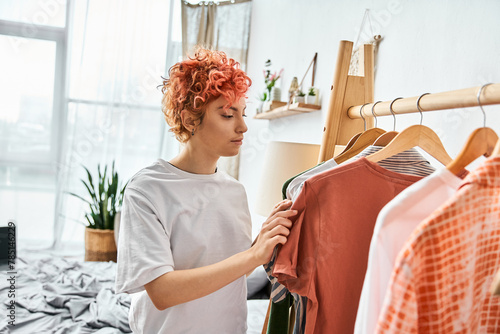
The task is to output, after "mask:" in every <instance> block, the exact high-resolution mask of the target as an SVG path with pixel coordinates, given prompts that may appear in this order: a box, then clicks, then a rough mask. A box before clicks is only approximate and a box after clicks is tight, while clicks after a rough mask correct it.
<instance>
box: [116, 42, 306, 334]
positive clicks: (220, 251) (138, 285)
mask: <svg viewBox="0 0 500 334" xmlns="http://www.w3.org/2000/svg"><path fill="white" fill-rule="evenodd" d="M169 74H170V77H169V79H167V80H165V81H164V83H163V89H162V92H163V93H164V97H163V101H162V104H163V107H162V109H163V112H164V114H165V118H166V120H167V122H168V124H169V125H170V126H171V131H172V132H173V133H174V134H175V136H176V138H177V139H178V140H179V141H180V142H182V143H184V146H183V149H182V151H181V152H180V154H179V155H178V156H176V157H175V158H173V159H172V160H170V161H169V162H166V161H164V160H161V159H159V160H158V162H156V163H155V164H153V165H151V166H149V167H146V168H144V169H142V170H141V171H139V172H138V173H137V174H136V175H135V176H134V177H133V178H132V179H131V181H130V182H129V184H128V186H127V190H126V192H125V197H124V202H123V208H122V220H121V226H120V236H119V245H118V269H117V279H116V292H118V293H119V292H127V293H131V294H132V298H131V299H132V302H131V308H130V313H129V322H130V327H131V328H132V330H133V331H134V333H155V334H156V333H228V334H235V333H245V332H246V317H247V314H246V312H247V310H246V279H245V275H248V274H249V273H251V272H252V271H253V270H254V269H255V268H256V267H257V266H259V265H262V264H264V263H267V262H268V261H269V259H270V257H271V254H272V252H273V249H274V247H275V246H276V245H278V244H284V243H285V242H286V237H287V236H288V234H289V228H290V227H291V221H290V220H289V218H290V217H291V216H293V215H294V214H296V212H294V211H286V210H287V209H288V208H289V207H290V206H291V202H288V201H284V202H281V203H278V204H277V205H276V207H275V209H274V211H273V212H272V213H271V215H270V217H269V218H268V219H267V220H266V221H265V223H264V224H263V225H262V229H261V231H260V233H259V235H258V237H257V238H256V240H255V241H254V243H253V245H251V244H250V243H251V221H250V213H249V210H248V204H247V198H246V193H245V190H244V188H243V186H242V185H241V184H240V183H239V182H238V181H236V180H234V179H233V178H231V177H229V176H228V175H226V174H223V173H221V172H220V171H218V170H217V161H218V159H219V158H220V157H221V156H234V155H236V154H238V151H239V149H240V147H241V144H242V141H243V134H244V133H245V132H246V131H247V127H246V125H245V122H244V117H245V108H246V106H245V94H246V92H247V90H248V87H249V86H250V84H251V81H250V78H248V76H247V75H246V74H245V72H244V71H242V70H241V69H239V64H238V63H237V62H235V61H234V60H233V59H228V58H227V57H226V55H225V54H224V53H223V52H217V51H209V50H203V49H200V50H198V51H197V52H196V54H195V56H194V57H193V58H189V59H188V60H185V61H183V62H180V63H177V64H176V65H174V66H173V67H172V68H171V69H170V73H169Z"/></svg>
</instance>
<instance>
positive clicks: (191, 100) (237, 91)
mask: <svg viewBox="0 0 500 334" xmlns="http://www.w3.org/2000/svg"><path fill="white" fill-rule="evenodd" d="M251 84H252V80H250V78H249V77H248V76H247V75H246V73H245V72H244V71H243V70H241V69H240V64H239V63H238V62H236V61H235V60H234V59H232V58H228V57H227V56H226V54H225V53H224V52H222V51H214V50H207V49H202V48H198V49H197V50H196V52H195V54H194V57H189V58H188V59H187V60H184V61H182V62H179V63H177V64H175V65H174V66H172V67H171V68H170V70H169V78H168V79H165V80H164V81H163V87H162V90H161V91H162V93H163V99H162V112H163V114H164V115H165V119H166V121H167V123H168V125H170V127H171V128H170V131H172V132H173V133H174V134H175V137H176V138H177V140H179V141H180V142H183V143H184V142H186V141H188V139H189V138H190V132H189V130H187V129H186V128H185V127H184V125H183V124H182V119H181V112H182V110H188V111H189V112H191V113H192V115H193V116H194V118H195V120H200V123H201V122H202V121H203V117H204V115H205V112H206V108H205V107H206V105H207V104H208V103H209V102H211V101H213V100H216V99H217V98H219V97H220V96H223V97H224V98H225V99H226V101H227V105H225V106H224V108H229V107H231V105H232V104H233V103H235V102H237V101H239V99H240V98H242V97H245V98H246V97H247V96H246V92H247V91H248V88H249V87H250V85H251Z"/></svg>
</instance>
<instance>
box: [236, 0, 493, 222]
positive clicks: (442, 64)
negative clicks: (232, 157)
mask: <svg viewBox="0 0 500 334" xmlns="http://www.w3.org/2000/svg"><path fill="white" fill-rule="evenodd" d="M366 8H369V9H370V11H371V13H372V26H373V28H374V32H375V33H376V34H381V35H382V36H383V41H382V42H381V44H380V46H379V52H378V57H377V70H376V76H375V100H383V101H385V100H390V99H393V98H396V97H399V96H402V97H410V96H417V95H420V94H422V93H425V92H430V93H432V92H435V93H437V92H443V91H448V90H454V89H460V88H467V87H473V86H480V85H482V84H484V83H487V82H500V66H499V63H500V62H499V61H500V37H499V35H498V32H500V16H499V15H500V1H497V0H480V1H467V0H437V1H430V0H423V1H403V0H401V1H398V0H372V1H368V0H364V1H341V0H333V1H332V0H308V1H299V0H253V13H252V28H251V36H250V48H249V57H248V59H249V63H248V68H247V71H248V74H249V75H250V77H251V78H252V80H253V86H252V89H251V92H250V94H249V103H248V115H249V118H248V122H247V123H248V125H249V131H248V133H247V135H246V140H245V143H244V145H243V149H242V154H241V166H240V180H241V181H242V182H243V184H244V185H245V187H246V189H247V193H248V197H249V204H250V210H251V211H252V208H253V204H254V201H255V198H256V196H257V189H258V181H259V178H260V174H261V169H262V165H263V161H262V159H263V156H264V153H265V147H266V144H267V142H269V141H270V140H279V141H290V142H303V143H315V144H320V143H321V136H322V128H323V126H324V120H325V117H326V109H327V105H328V99H329V89H330V86H331V84H332V80H333V74H334V70H335V62H336V56H337V50H338V45H339V42H340V40H343V39H345V40H350V41H354V40H355V39H356V37H357V34H358V31H359V29H360V26H361V21H362V18H363V15H364V12H365V9H366ZM370 35H371V34H370ZM315 52H318V62H317V70H316V79H315V86H317V87H318V88H319V89H320V91H321V100H322V105H323V108H322V110H321V112H314V113H311V114H304V115H297V116H291V117H286V118H281V119H278V120H273V121H266V120H255V119H252V117H253V116H254V114H255V107H256V104H257V101H256V98H255V97H256V96H257V94H258V93H259V92H261V91H262V90H263V89H264V82H263V75H262V70H263V68H264V62H265V61H266V60H267V59H271V60H272V63H273V66H272V69H274V70H279V69H281V68H284V69H285V71H284V74H283V77H282V79H280V80H279V81H278V86H280V87H281V89H282V91H283V92H286V91H287V90H288V87H289V85H290V82H291V79H292V77H293V76H297V77H298V78H299V80H300V79H301V78H302V76H303V75H304V73H305V71H306V69H307V66H308V65H309V63H310V61H311V60H312V57H313V56H314V53H315ZM305 82H306V84H305V86H306V87H307V86H308V85H309V84H310V76H309V77H308V78H306V80H305ZM485 111H486V113H487V126H489V127H491V128H493V129H494V130H495V131H496V132H497V133H499V134H500V106H489V107H485ZM419 119H420V116H419V115H418V114H412V115H405V116H398V118H397V126H396V130H398V131H400V130H402V129H404V128H405V127H407V126H409V125H412V124H418V122H419ZM423 124H424V125H427V126H429V127H431V128H432V129H434V130H435V131H436V132H437V133H438V134H439V136H440V138H441V140H442V141H443V144H444V145H445V147H446V149H447V151H448V153H449V154H450V155H451V156H452V157H453V156H455V155H456V154H457V153H458V152H459V150H460V149H461V147H462V145H463V144H464V143H465V140H466V138H467V136H468V135H469V134H470V133H471V132H472V131H473V130H474V129H475V128H477V127H480V126H482V124H483V117H482V113H481V111H480V110H479V109H478V108H467V109H463V110H451V111H439V112H432V113H426V114H424V122H423ZM378 126H379V127H382V128H384V129H386V130H392V118H391V117H387V116H386V117H382V118H379V123H378ZM257 218H260V217H257Z"/></svg>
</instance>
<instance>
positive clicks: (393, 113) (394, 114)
mask: <svg viewBox="0 0 500 334" xmlns="http://www.w3.org/2000/svg"><path fill="white" fill-rule="evenodd" d="M401 99H402V97H396V98H395V99H394V100H392V102H391V104H390V105H389V110H390V111H391V114H392V117H394V129H393V130H392V131H396V113H395V112H394V109H392V105H393V104H394V102H396V100H401Z"/></svg>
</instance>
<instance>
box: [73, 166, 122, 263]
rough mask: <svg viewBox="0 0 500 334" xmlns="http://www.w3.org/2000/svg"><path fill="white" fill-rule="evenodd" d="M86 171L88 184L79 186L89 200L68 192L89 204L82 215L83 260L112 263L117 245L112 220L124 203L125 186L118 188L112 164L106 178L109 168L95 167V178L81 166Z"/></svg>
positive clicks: (116, 175)
mask: <svg viewBox="0 0 500 334" xmlns="http://www.w3.org/2000/svg"><path fill="white" fill-rule="evenodd" d="M83 168H84V169H85V171H86V172H87V181H86V180H84V179H82V180H81V181H82V183H83V185H84V186H85V188H86V189H87V192H88V195H89V197H90V198H89V199H88V198H84V197H82V196H80V195H77V194H75V193H71V192H70V193H69V194H70V195H72V196H75V197H77V198H79V199H81V200H82V201H84V202H85V203H87V204H88V205H89V211H90V212H87V213H86V214H85V219H86V220H87V224H86V225H87V226H86V227H85V261H115V262H116V242H115V236H114V225H115V217H116V216H117V215H118V216H119V212H120V209H121V206H122V202H123V193H124V191H125V187H126V186H127V183H128V182H127V183H126V184H125V185H124V186H123V187H122V188H120V186H119V180H118V173H117V172H116V171H115V162H114V161H113V164H112V165H111V174H110V175H108V174H107V171H108V166H107V165H106V166H105V167H104V170H103V172H102V173H101V166H100V165H99V164H98V165H97V175H98V178H97V179H94V178H93V177H92V174H91V173H90V171H89V170H88V169H87V167H85V166H83ZM94 180H95V182H94Z"/></svg>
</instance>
